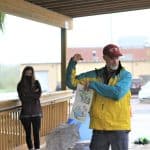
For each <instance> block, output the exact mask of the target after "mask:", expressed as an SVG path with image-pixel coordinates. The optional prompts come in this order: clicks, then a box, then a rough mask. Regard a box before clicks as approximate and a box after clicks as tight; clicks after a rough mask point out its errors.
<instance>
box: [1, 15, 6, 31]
mask: <svg viewBox="0 0 150 150" xmlns="http://www.w3.org/2000/svg"><path fill="white" fill-rule="evenodd" d="M4 19H5V14H4V13H3V12H0V30H1V31H3V25H4Z"/></svg>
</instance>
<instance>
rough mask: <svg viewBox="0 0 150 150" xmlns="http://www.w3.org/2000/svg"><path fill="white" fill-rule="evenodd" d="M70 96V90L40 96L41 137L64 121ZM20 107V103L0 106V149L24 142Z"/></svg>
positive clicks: (67, 112) (6, 148)
mask: <svg viewBox="0 0 150 150" xmlns="http://www.w3.org/2000/svg"><path fill="white" fill-rule="evenodd" d="M71 98H72V91H59V92H55V93H51V94H46V95H44V96H43V97H42V101H41V104H42V110H43V118H42V126H41V132H40V135H41V137H42V136H46V135H47V134H48V133H50V132H51V130H52V129H54V128H56V127H57V126H58V125H59V124H60V123H64V122H66V120H67V118H68V114H69V109H70V103H69V102H70V99H71ZM20 109H21V106H20V105H18V106H8V107H7V106H6V107H3V108H0V150H15V148H16V147H18V146H20V145H22V144H24V143H25V133H24V130H23V127H22V124H21V122H20V120H19V113H20Z"/></svg>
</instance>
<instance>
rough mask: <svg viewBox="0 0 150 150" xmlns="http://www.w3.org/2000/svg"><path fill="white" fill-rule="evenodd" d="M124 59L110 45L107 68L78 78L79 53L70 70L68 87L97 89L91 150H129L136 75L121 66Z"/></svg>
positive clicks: (106, 47)
mask: <svg viewBox="0 0 150 150" xmlns="http://www.w3.org/2000/svg"><path fill="white" fill-rule="evenodd" d="M120 56H122V54H121V52H120V49H119V47H118V46H117V45H114V44H108V45H106V46H105V47H104V48H103V59H104V60H105V62H106V65H105V66H104V67H103V68H100V69H94V70H92V71H88V72H85V73H82V74H80V75H76V64H77V62H78V61H79V60H82V59H83V58H82V56H81V55H80V54H75V55H74V56H73V57H72V58H71V59H70V62H69V64H68V67H67V75H66V81H67V86H68V87H69V88H71V89H76V87H77V84H78V83H80V84H82V85H84V86H85V88H89V89H93V91H94V96H93V100H92V105H91V109H90V128H91V129H93V135H92V139H91V143H90V150H109V147H110V145H111V149H112V150H128V133H129V131H130V130H131V125H130V112H131V110H130V109H131V108H130V99H131V93H130V86H131V81H132V75H131V73H130V72H128V71H127V70H125V68H124V67H123V66H122V65H121V62H120V59H119V58H120Z"/></svg>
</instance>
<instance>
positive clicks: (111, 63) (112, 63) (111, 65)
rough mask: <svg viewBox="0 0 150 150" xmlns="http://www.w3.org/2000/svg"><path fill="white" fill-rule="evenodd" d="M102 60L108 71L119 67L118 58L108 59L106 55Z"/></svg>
mask: <svg viewBox="0 0 150 150" xmlns="http://www.w3.org/2000/svg"><path fill="white" fill-rule="evenodd" d="M103 59H104V60H105V62H106V66H107V67H108V69H111V70H117V69H118V66H119V57H109V56H107V55H104V56H103Z"/></svg>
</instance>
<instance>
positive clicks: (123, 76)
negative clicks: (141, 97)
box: [89, 70, 132, 100]
mask: <svg viewBox="0 0 150 150" xmlns="http://www.w3.org/2000/svg"><path fill="white" fill-rule="evenodd" d="M131 81H132V76H131V73H129V72H127V71H125V70H123V71H121V72H120V74H119V79H118V82H117V84H116V85H114V86H113V85H107V84H104V83H101V82H96V81H91V82H90V83H89V88H91V89H93V90H95V91H96V92H97V93H98V94H100V95H102V96H105V97H108V98H111V99H114V100H119V99H121V98H122V97H123V96H124V95H125V94H126V93H127V92H128V91H129V90H130V86H131Z"/></svg>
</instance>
